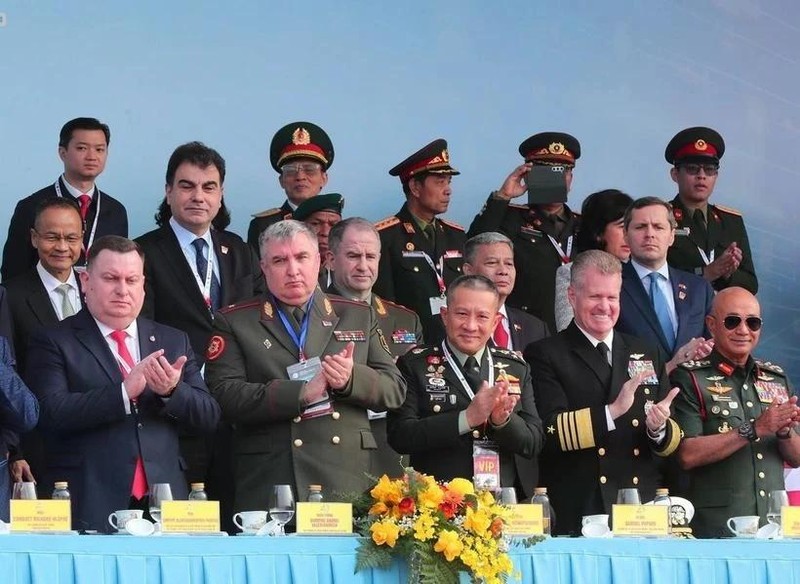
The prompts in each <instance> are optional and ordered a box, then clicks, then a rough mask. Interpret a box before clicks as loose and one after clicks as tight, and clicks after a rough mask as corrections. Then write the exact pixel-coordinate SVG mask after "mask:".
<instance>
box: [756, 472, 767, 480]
mask: <svg viewBox="0 0 800 584" xmlns="http://www.w3.org/2000/svg"><path fill="white" fill-rule="evenodd" d="M765 476H767V475H765V474H764V471H763V470H762V471H761V472H760V473H758V478H760V479H763V478H764V477H765Z"/></svg>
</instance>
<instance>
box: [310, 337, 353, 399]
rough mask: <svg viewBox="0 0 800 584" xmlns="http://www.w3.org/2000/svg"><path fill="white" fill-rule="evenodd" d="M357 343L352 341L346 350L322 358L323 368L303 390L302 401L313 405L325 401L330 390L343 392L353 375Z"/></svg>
mask: <svg viewBox="0 0 800 584" xmlns="http://www.w3.org/2000/svg"><path fill="white" fill-rule="evenodd" d="M355 346H356V345H355V343H354V342H353V341H350V342H349V343H347V345H346V346H345V348H344V349H342V350H341V351H339V352H338V353H334V354H332V355H325V356H324V357H323V358H322V362H321V364H322V367H321V368H320V370H319V371H318V372H317V374H316V375H314V377H312V378H311V379H310V380H309V381H308V382H307V383H306V385H305V387H304V389H303V395H302V398H301V399H302V401H303V402H304V403H305V404H313V403H317V402H320V401H323V400H324V399H326V397H327V395H326V394H327V392H328V389H332V390H333V391H342V390H343V389H344V388H345V387H347V384H348V383H349V382H350V377H351V376H352V375H353V351H354V350H355Z"/></svg>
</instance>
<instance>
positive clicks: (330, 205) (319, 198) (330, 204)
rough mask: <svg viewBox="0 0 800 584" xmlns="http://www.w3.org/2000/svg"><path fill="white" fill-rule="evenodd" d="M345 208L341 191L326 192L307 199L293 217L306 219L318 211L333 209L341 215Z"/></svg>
mask: <svg viewBox="0 0 800 584" xmlns="http://www.w3.org/2000/svg"><path fill="white" fill-rule="evenodd" d="M342 209H344V197H343V196H342V195H340V194H339V193H326V194H324V195H316V196H314V197H311V198H310V199H306V200H305V201H303V202H302V203H300V204H299V205H298V206H297V209H295V210H294V213H292V219H297V220H298V221H305V220H306V219H308V218H309V217H310V216H311V215H313V214H314V213H316V212H317V211H333V212H334V213H337V214H339V215H341V214H342Z"/></svg>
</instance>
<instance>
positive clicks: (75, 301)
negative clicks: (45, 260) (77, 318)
mask: <svg viewBox="0 0 800 584" xmlns="http://www.w3.org/2000/svg"><path fill="white" fill-rule="evenodd" d="M36 272H37V273H38V274H39V279H40V280H41V281H42V285H43V286H44V289H45V290H46V291H47V296H48V298H50V304H52V305H53V309H54V310H55V311H56V317H57V318H58V320H64V313H63V312H62V310H61V299H62V296H61V292H57V291H56V288H58V287H59V286H61V284H69V286H70V289H69V292H67V298H69V301H70V303H72V308H73V309H74V310H75V312H78V311H79V310H80V309H81V295H80V289H79V288H78V280H77V279H76V278H75V272H73V271H72V270H70V271H69V277H68V278H67V281H66V282H62V281H61V280H59V279H58V278H56V277H55V276H54V275H53V274H51V273H50V272H48V271H47V270H45V269H44V266H43V265H42V262H41V261H40V262H38V263H37V264H36Z"/></svg>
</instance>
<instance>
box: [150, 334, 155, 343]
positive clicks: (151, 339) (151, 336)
mask: <svg viewBox="0 0 800 584" xmlns="http://www.w3.org/2000/svg"><path fill="white" fill-rule="evenodd" d="M150 342H151V343H155V342H156V337H155V335H150Z"/></svg>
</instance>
